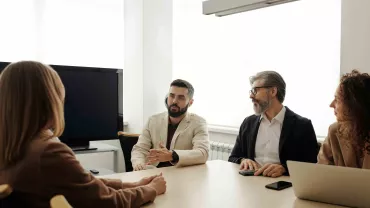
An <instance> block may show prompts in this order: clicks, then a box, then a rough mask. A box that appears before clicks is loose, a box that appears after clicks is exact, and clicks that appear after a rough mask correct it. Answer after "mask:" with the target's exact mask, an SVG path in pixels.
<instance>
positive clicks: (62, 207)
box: [0, 184, 72, 208]
mask: <svg viewBox="0 0 370 208" xmlns="http://www.w3.org/2000/svg"><path fill="white" fill-rule="evenodd" d="M18 195H19V193H18V192H16V191H14V190H13V189H12V187H11V186H10V185H8V184H2V185H0V208H14V207H28V206H27V205H26V204H24V202H22V201H21V200H19V198H18ZM50 205H51V208H72V207H71V205H69V203H68V202H67V200H66V199H65V198H64V196H62V195H57V196H55V197H53V198H52V199H51V200H50Z"/></svg>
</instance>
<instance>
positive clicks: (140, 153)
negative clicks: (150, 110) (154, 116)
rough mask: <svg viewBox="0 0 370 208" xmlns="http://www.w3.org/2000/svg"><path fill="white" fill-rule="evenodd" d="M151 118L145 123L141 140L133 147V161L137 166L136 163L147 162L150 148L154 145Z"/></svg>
mask: <svg viewBox="0 0 370 208" xmlns="http://www.w3.org/2000/svg"><path fill="white" fill-rule="evenodd" d="M149 124H150V118H149V120H148V122H147V123H146V124H145V127H144V129H143V132H142V134H141V135H140V136H139V140H138V141H137V143H136V144H135V145H134V147H133V148H132V152H131V162H132V166H133V167H134V168H135V166H136V165H139V164H145V163H146V162H147V156H148V154H149V150H150V149H151V148H152V147H153V144H152V138H151V136H150V130H149Z"/></svg>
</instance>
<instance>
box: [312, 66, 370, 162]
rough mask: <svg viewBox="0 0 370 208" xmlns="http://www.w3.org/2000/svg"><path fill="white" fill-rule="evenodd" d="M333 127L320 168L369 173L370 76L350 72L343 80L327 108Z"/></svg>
mask: <svg viewBox="0 0 370 208" xmlns="http://www.w3.org/2000/svg"><path fill="white" fill-rule="evenodd" d="M330 107H332V108H334V113H335V116H336V117H337V121H338V122H336V123H334V124H332V125H331V126H330V127H329V133H328V137H327V138H326V139H325V142H324V143H323V145H322V147H321V150H320V152H319V155H318V163H319V164H327V165H337V166H345V167H354V168H365V169H370V76H369V74H367V73H360V72H359V71H357V70H353V71H352V72H351V73H347V74H345V75H343V76H342V78H341V80H340V84H339V86H338V88H337V90H336V93H335V99H334V100H333V102H332V103H331V104H330Z"/></svg>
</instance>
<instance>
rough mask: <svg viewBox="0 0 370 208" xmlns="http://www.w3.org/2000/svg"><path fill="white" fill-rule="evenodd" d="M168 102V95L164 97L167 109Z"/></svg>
mask: <svg viewBox="0 0 370 208" xmlns="http://www.w3.org/2000/svg"><path fill="white" fill-rule="evenodd" d="M167 100H168V94H167V95H166V96H165V97H164V105H165V106H166V108H167V107H168V104H167Z"/></svg>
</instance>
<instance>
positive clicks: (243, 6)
mask: <svg viewBox="0 0 370 208" xmlns="http://www.w3.org/2000/svg"><path fill="white" fill-rule="evenodd" d="M292 1H297V0H207V1H203V14H205V15H209V14H215V15H216V16H218V17H222V16H226V15H230V14H236V13H240V12H245V11H250V10H255V9H260V8H264V7H269V6H274V5H278V4H284V3H288V2H292Z"/></svg>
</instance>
